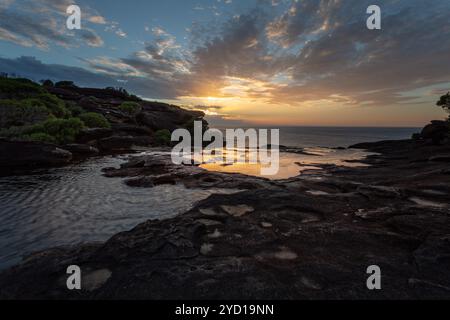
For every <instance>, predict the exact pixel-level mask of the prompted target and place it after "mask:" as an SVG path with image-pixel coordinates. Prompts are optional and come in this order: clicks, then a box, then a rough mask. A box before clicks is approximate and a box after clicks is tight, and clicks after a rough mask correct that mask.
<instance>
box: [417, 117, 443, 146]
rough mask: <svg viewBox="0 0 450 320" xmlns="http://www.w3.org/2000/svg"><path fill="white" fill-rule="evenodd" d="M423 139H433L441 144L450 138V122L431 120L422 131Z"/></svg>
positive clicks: (435, 142)
mask: <svg viewBox="0 0 450 320" xmlns="http://www.w3.org/2000/svg"><path fill="white" fill-rule="evenodd" d="M420 135H421V136H422V139H425V140H431V141H432V142H433V143H434V144H441V143H443V142H444V141H445V140H448V139H449V138H450V123H449V122H448V121H438V120H435V121H431V124H429V125H427V126H425V128H423V130H422V132H421V133H420Z"/></svg>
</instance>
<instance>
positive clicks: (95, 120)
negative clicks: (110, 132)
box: [79, 112, 111, 128]
mask: <svg viewBox="0 0 450 320" xmlns="http://www.w3.org/2000/svg"><path fill="white" fill-rule="evenodd" d="M79 118H80V119H81V121H83V122H84V124H85V125H86V127H88V128H110V127H111V125H110V124H109V122H108V120H107V119H106V118H105V117H104V116H103V115H101V114H100V113H95V112H87V113H83V114H81V115H80V116H79Z"/></svg>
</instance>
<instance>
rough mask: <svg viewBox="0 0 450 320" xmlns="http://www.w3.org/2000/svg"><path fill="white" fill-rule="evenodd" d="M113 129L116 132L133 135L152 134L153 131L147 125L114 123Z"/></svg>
mask: <svg viewBox="0 0 450 320" xmlns="http://www.w3.org/2000/svg"><path fill="white" fill-rule="evenodd" d="M112 129H113V130H114V132H116V133H117V132H123V133H125V134H126V135H132V136H145V135H149V136H150V135H151V134H152V133H153V131H152V130H150V129H149V128H147V127H143V126H136V125H132V124H113V125H112Z"/></svg>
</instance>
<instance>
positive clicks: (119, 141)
mask: <svg viewBox="0 0 450 320" xmlns="http://www.w3.org/2000/svg"><path fill="white" fill-rule="evenodd" d="M152 143H153V139H152V138H150V137H148V136H139V137H132V136H113V137H109V138H104V139H101V140H99V142H98V145H99V147H100V148H101V149H102V150H107V151H120V150H130V149H132V148H133V147H135V146H150V145H152Z"/></svg>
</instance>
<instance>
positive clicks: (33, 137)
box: [21, 132, 58, 143]
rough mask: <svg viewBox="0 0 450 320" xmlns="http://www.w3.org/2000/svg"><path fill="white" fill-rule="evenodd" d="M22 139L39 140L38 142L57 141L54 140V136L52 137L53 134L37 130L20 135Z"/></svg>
mask: <svg viewBox="0 0 450 320" xmlns="http://www.w3.org/2000/svg"><path fill="white" fill-rule="evenodd" d="M21 139H22V140H27V141H39V142H46V143H58V141H57V140H56V138H54V137H53V136H51V135H49V134H47V133H43V132H37V133H32V134H30V135H23V136H22V137H21Z"/></svg>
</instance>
